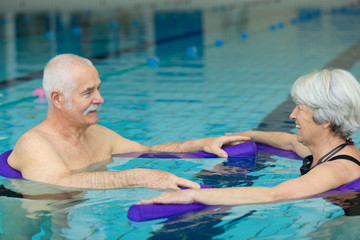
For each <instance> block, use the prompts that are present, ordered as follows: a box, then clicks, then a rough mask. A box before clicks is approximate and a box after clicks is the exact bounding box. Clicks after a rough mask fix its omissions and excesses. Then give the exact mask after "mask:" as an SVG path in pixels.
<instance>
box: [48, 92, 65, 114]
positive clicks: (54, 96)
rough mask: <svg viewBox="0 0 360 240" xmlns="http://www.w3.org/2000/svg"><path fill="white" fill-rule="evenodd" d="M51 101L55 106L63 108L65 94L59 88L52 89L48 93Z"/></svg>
mask: <svg viewBox="0 0 360 240" xmlns="http://www.w3.org/2000/svg"><path fill="white" fill-rule="evenodd" d="M50 97H51V101H52V103H53V104H54V106H55V107H56V108H59V109H63V108H64V105H65V96H64V94H62V93H61V92H60V91H59V90H54V91H52V92H51V94H50Z"/></svg>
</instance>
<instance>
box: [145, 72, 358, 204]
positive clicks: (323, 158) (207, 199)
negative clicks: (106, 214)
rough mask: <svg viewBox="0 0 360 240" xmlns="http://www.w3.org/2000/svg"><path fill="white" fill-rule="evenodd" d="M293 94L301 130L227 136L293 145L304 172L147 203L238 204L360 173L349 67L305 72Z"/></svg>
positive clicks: (300, 194) (314, 188) (309, 192)
mask: <svg viewBox="0 0 360 240" xmlns="http://www.w3.org/2000/svg"><path fill="white" fill-rule="evenodd" d="M291 96H292V98H293V100H294V102H295V103H296V104H297V105H296V107H295V109H294V110H293V111H292V113H291V114H290V118H291V119H292V120H294V121H295V124H296V128H297V130H296V135H295V134H290V133H283V132H259V131H247V132H239V133H232V134H227V135H232V136H234V135H240V136H248V137H251V138H252V139H253V140H254V141H255V142H258V143H262V144H266V145H269V146H272V147H276V148H280V149H284V150H291V151H294V152H296V153H297V154H298V155H299V156H301V157H306V158H305V159H304V164H303V166H302V167H301V169H300V170H301V174H302V175H301V176H300V177H299V178H296V179H291V180H288V181H285V182H283V183H281V184H279V185H277V186H274V187H233V188H222V189H219V188H218V189H191V190H180V191H174V192H167V193H163V194H162V195H160V196H158V197H155V198H153V199H150V200H144V201H142V203H143V204H146V203H164V204H165V203H174V204H175V203H177V204H187V203H203V204H208V205H238V204H255V203H271V202H280V201H287V200H294V199H302V198H306V197H310V196H313V195H316V194H319V193H322V192H325V191H327V190H331V189H334V188H337V187H339V186H341V185H344V184H346V183H349V182H352V181H353V180H355V179H357V178H360V162H359V160H360V152H359V150H358V149H357V148H356V147H355V146H354V145H353V143H352V142H351V141H349V140H347V138H348V137H349V136H351V135H352V134H353V133H355V132H356V131H357V130H358V129H359V127H360V85H359V82H358V81H357V80H356V79H355V78H354V77H353V76H352V75H351V74H350V73H349V72H347V71H344V70H340V69H333V70H326V69H325V70H322V71H316V72H313V73H310V74H309V75H306V76H303V77H300V78H299V79H298V80H297V81H296V82H295V83H294V85H293V87H292V91H291Z"/></svg>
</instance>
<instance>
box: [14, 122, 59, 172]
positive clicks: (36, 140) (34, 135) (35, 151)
mask: <svg viewBox="0 0 360 240" xmlns="http://www.w3.org/2000/svg"><path fill="white" fill-rule="evenodd" d="M45 135H46V134H44V132H43V131H42V130H41V128H38V127H35V128H32V129H30V130H29V131H27V132H25V133H24V134H23V135H22V136H21V137H20V138H19V139H18V141H17V143H16V145H15V147H14V150H13V152H12V154H11V155H10V157H9V164H10V165H11V166H12V167H14V168H16V169H18V168H20V166H21V165H23V160H24V159H37V158H38V156H39V154H41V153H43V152H47V153H48V152H54V151H55V150H54V148H53V146H52V144H51V143H50V141H49V140H48V139H47V137H46V136H45Z"/></svg>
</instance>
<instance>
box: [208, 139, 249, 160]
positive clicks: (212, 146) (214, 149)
mask: <svg viewBox="0 0 360 240" xmlns="http://www.w3.org/2000/svg"><path fill="white" fill-rule="evenodd" d="M201 140H203V141H204V143H203V150H204V151H205V152H208V153H213V154H215V155H217V156H219V157H224V158H226V157H228V155H227V153H226V152H225V151H224V150H222V149H221V148H222V147H224V146H226V145H235V144H239V143H241V142H245V141H250V140H251V138H249V137H246V136H221V137H209V138H203V139H201Z"/></svg>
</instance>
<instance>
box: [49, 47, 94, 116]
mask: <svg viewBox="0 0 360 240" xmlns="http://www.w3.org/2000/svg"><path fill="white" fill-rule="evenodd" d="M74 64H82V65H85V66H93V64H92V62H91V61H90V60H88V59H86V58H83V57H80V56H77V55H74V54H60V55H57V56H56V57H54V58H52V59H51V60H50V61H49V62H48V63H47V64H46V67H45V69H44V76H43V88H44V92H45V95H46V98H47V100H48V102H49V106H52V104H51V92H52V91H54V90H59V91H60V92H61V93H62V94H64V96H65V109H67V110H70V109H71V107H72V105H71V98H70V94H71V92H72V91H74V89H75V88H76V87H77V84H76V81H75V79H74V73H73V65H74Z"/></svg>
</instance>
